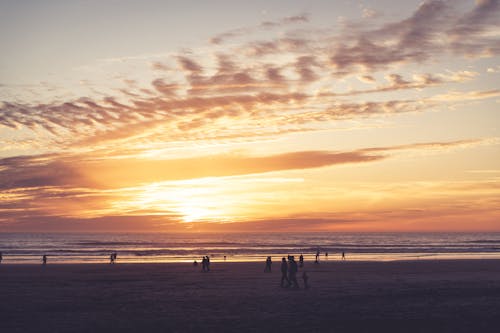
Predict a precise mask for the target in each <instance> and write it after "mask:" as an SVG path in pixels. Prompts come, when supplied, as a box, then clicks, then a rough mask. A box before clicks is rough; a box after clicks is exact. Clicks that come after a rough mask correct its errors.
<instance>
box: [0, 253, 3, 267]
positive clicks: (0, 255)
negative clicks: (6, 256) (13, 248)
mask: <svg viewBox="0 0 500 333" xmlns="http://www.w3.org/2000/svg"><path fill="white" fill-rule="evenodd" d="M2 259H3V255H2V252H0V264H1V263H2Z"/></svg>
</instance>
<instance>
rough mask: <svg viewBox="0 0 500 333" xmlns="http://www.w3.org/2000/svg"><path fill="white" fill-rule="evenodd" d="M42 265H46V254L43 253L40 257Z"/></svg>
mask: <svg viewBox="0 0 500 333" xmlns="http://www.w3.org/2000/svg"><path fill="white" fill-rule="evenodd" d="M42 265H47V255H46V254H44V255H43V257H42Z"/></svg>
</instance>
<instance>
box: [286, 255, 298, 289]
mask: <svg viewBox="0 0 500 333" xmlns="http://www.w3.org/2000/svg"><path fill="white" fill-rule="evenodd" d="M297 271H298V268H297V263H296V262H295V258H294V257H293V256H292V257H291V258H290V261H289V262H288V280H289V283H290V284H292V286H293V288H294V289H299V282H298V281H297Z"/></svg>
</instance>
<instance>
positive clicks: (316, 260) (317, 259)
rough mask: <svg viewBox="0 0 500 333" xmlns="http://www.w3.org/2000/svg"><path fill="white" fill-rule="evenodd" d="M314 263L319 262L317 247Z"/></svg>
mask: <svg viewBox="0 0 500 333" xmlns="http://www.w3.org/2000/svg"><path fill="white" fill-rule="evenodd" d="M314 263H315V264H319V249H318V251H316V259H315V260H314Z"/></svg>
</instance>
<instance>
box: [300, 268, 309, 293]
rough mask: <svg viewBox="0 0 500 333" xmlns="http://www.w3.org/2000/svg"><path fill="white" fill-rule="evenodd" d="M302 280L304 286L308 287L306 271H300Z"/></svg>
mask: <svg viewBox="0 0 500 333" xmlns="http://www.w3.org/2000/svg"><path fill="white" fill-rule="evenodd" d="M302 280H303V281H304V288H305V289H309V282H308V281H309V276H308V275H307V272H306V271H304V272H302Z"/></svg>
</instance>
